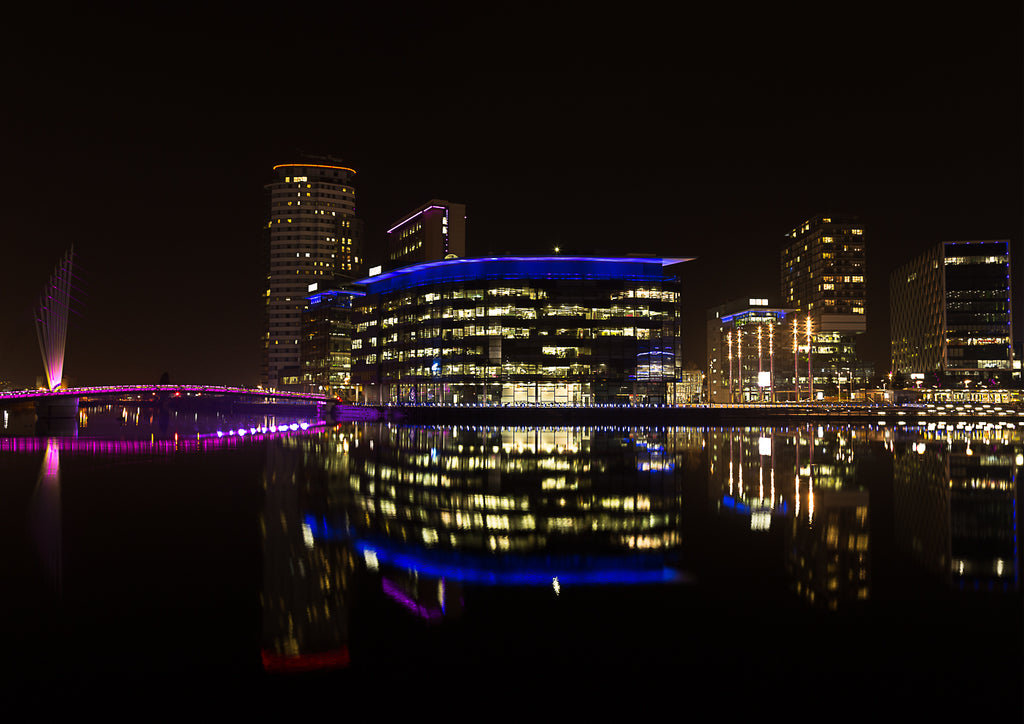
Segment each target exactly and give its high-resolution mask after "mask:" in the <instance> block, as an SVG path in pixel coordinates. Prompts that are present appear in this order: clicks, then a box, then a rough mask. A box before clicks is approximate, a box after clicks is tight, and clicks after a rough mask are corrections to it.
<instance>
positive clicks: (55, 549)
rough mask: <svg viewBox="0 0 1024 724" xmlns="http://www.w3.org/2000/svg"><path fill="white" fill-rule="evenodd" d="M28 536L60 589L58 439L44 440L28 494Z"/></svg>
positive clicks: (56, 588)
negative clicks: (29, 530)
mask: <svg viewBox="0 0 1024 724" xmlns="http://www.w3.org/2000/svg"><path fill="white" fill-rule="evenodd" d="M31 529H32V538H33V540H34V541H35V546H36V550H37V551H38V553H39V557H40V559H41V560H42V562H43V568H44V570H45V571H46V574H47V578H48V579H49V581H50V583H51V585H52V586H53V587H54V589H55V590H56V591H58V592H59V591H60V590H61V578H62V570H63V556H64V552H63V543H62V540H63V536H62V533H61V506H60V442H59V440H57V439H56V438H49V439H48V440H46V452H45V453H44V454H43V464H42V466H41V467H40V468H39V477H38V478H37V480H36V487H35V490H34V492H33V494H32V514H31Z"/></svg>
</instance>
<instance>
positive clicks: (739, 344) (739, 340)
mask: <svg viewBox="0 0 1024 724" xmlns="http://www.w3.org/2000/svg"><path fill="white" fill-rule="evenodd" d="M736 376H737V377H739V383H740V402H743V331H742V330H740V329H737V330H736Z"/></svg>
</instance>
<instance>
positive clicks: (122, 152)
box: [0, 3, 1024, 384]
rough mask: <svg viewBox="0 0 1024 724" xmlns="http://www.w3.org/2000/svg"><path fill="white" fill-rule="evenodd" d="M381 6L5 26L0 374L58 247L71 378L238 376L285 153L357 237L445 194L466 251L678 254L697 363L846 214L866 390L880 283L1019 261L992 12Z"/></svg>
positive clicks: (1018, 87)
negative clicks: (861, 264) (996, 254)
mask: <svg viewBox="0 0 1024 724" xmlns="http://www.w3.org/2000/svg"><path fill="white" fill-rule="evenodd" d="M374 5H377V4H374ZM381 5H382V6H383V7H385V10H384V11H372V10H363V11H359V12H351V11H350V10H349V9H348V8H347V7H346V6H345V4H336V5H331V6H324V7H332V8H335V9H334V10H331V11H328V12H324V11H323V10H322V9H321V6H318V5H316V4H302V5H299V4H292V5H287V4H279V5H278V6H275V7H277V8H278V12H275V13H274V14H267V15H264V16H260V15H257V14H253V13H252V11H251V10H250V9H249V8H248V7H247V8H246V9H245V11H244V12H242V11H241V10H240V11H238V12H236V13H223V14H217V13H214V12H205V13H203V14H201V15H200V14H189V13H187V12H185V11H182V10H181V9H180V8H178V7H176V6H167V9H166V12H165V13H164V14H160V15H157V14H154V10H153V9H152V8H147V10H146V13H145V14H139V15H137V16H134V17H133V16H131V15H123V14H118V15H103V14H101V13H97V12H96V11H95V10H93V9H89V10H81V11H78V12H77V13H73V14H65V13H62V12H60V11H59V9H54V8H53V7H52V6H49V5H47V6H46V7H45V10H44V12H45V14H39V15H33V14H31V13H28V12H22V13H21V16H19V17H17V18H16V20H17V22H10V23H9V24H7V26H6V27H5V28H4V29H3V31H2V33H3V37H2V44H0V58H2V60H3V78H4V82H5V87H4V101H3V103H2V104H0V143H2V149H3V160H4V169H5V173H4V175H3V193H2V195H0V204H2V212H3V219H4V224H3V231H2V237H0V238H2V242H0V243H2V247H0V252H2V256H0V294H2V295H3V309H4V313H3V315H2V316H0V380H3V379H6V380H11V381H13V382H15V383H18V384H34V382H35V378H36V376H37V375H39V374H41V372H42V364H41V362H40V358H39V353H38V349H37V345H36V340H35V332H34V328H33V324H32V319H33V312H32V307H33V305H34V303H35V299H36V296H37V295H38V293H39V291H40V289H41V288H42V286H43V285H44V283H45V282H46V280H47V278H48V276H49V274H50V272H51V271H52V268H53V266H54V264H55V263H56V261H57V259H58V258H59V257H60V255H61V254H62V253H63V252H64V250H65V249H66V248H67V247H68V246H69V245H70V244H72V243H74V245H75V251H76V254H77V255H78V261H79V265H80V272H79V273H80V276H81V282H80V284H81V287H82V293H81V294H79V297H80V302H79V304H78V309H79V311H80V315H81V316H79V317H76V318H75V319H74V320H73V325H72V328H71V331H70V335H69V339H68V352H67V362H66V366H65V370H66V374H68V375H69V376H70V377H71V378H72V379H73V382H75V383H77V384H108V383H119V382H145V381H156V380H157V379H158V378H159V377H160V375H161V373H162V372H164V371H168V372H169V373H170V375H171V379H172V381H177V382H200V383H203V382H205V383H234V384H255V383H256V381H257V378H258V373H259V335H260V330H261V321H260V320H261V318H260V312H261V307H260V297H259V295H260V291H261V289H263V277H264V273H265V272H264V270H263V268H262V252H261V244H262V241H263V236H262V233H261V226H262V224H263V223H264V222H265V221H266V218H267V201H266V198H265V196H264V190H263V184H265V183H266V182H268V181H269V180H270V177H271V169H272V167H273V166H274V165H275V164H278V163H287V162H294V161H296V160H298V159H299V158H300V156H299V154H300V153H316V154H332V155H335V156H338V157H341V158H343V159H344V160H345V162H346V165H350V166H352V167H353V168H355V169H356V170H357V172H358V175H357V176H356V184H357V185H356V189H357V213H358V214H359V215H360V216H361V217H362V218H363V219H364V220H365V223H366V230H367V236H368V238H369V240H370V241H371V242H373V241H375V240H379V239H380V238H381V237H382V235H383V231H384V230H385V229H386V228H387V226H388V225H389V222H393V221H394V220H395V219H396V218H397V217H398V216H400V215H401V214H402V213H403V212H405V211H407V210H409V209H411V208H413V207H415V206H417V205H419V204H420V203H422V202H424V201H426V200H427V199H429V198H446V199H449V200H451V201H459V202H463V203H465V204H466V205H467V215H468V217H469V218H468V224H467V239H468V242H467V243H468V247H469V252H470V253H471V254H487V253H503V252H515V253H543V252H548V251H550V250H551V248H552V247H553V246H554V245H555V244H559V245H560V246H562V247H563V248H564V249H570V250H573V251H578V252H581V253H591V252H597V253H631V252H650V253H658V254H665V255H677V256H695V257H698V259H697V260H696V261H693V262H689V263H688V264H686V265H684V266H683V267H680V273H681V277H682V279H683V282H684V289H685V292H684V301H685V303H686V309H685V315H686V316H685V325H684V327H685V333H686V341H687V347H686V349H685V355H686V358H687V360H688V361H689V362H692V363H696V364H698V365H700V366H703V356H704V339H703V335H704V319H705V311H706V309H707V308H708V307H711V306H715V305H717V304H721V303H723V302H725V301H728V300H730V299H734V298H740V297H748V296H766V297H770V298H773V299H777V298H778V291H779V290H778V286H779V252H780V250H781V248H782V246H783V243H784V241H785V237H784V234H785V233H786V232H787V231H788V230H790V229H791V228H793V227H794V226H796V225H797V224H799V223H800V222H802V221H803V220H804V219H806V218H809V217H810V216H813V215H815V214H819V213H824V212H831V213H839V212H847V213H856V214H859V215H860V217H861V219H862V221H863V225H864V227H865V229H866V233H867V234H868V259H869V261H868V270H867V274H868V288H869V298H868V325H869V332H868V334H867V335H865V339H864V340H863V345H862V351H863V353H864V354H865V355H866V356H867V357H868V358H870V359H872V360H874V361H875V363H876V368H877V369H878V370H879V371H883V370H885V369H887V368H888V341H887V340H888V275H889V271H890V270H891V269H892V267H893V266H894V265H897V264H899V263H902V262H903V261H906V260H908V259H909V258H911V257H912V256H913V255H915V254H916V253H918V252H919V251H921V250H922V249H923V248H924V247H925V246H926V245H928V244H931V243H934V242H938V241H943V240H951V239H992V238H998V239H1005V238H1009V239H1011V240H1012V241H1013V244H1014V247H1013V249H1014V254H1017V255H1018V256H1017V257H1016V259H1020V258H1021V257H1019V253H1020V251H1021V222H1022V203H1021V201H1022V182H1024V179H1022V134H1024V127H1022V113H1021V104H1022V100H1021V99H1022V54H1021V38H1022V32H1024V26H1022V17H1021V8H1020V6H1019V4H1018V3H998V4H996V5H998V6H999V8H998V9H996V10H992V11H991V12H989V11H980V10H975V9H973V7H972V9H970V10H964V9H963V8H964V7H966V6H961V10H960V12H959V14H940V13H939V12H937V10H936V6H935V5H934V4H930V5H924V4H922V5H921V6H920V8H918V9H912V8H910V7H908V6H907V4H902V6H903V7H902V9H900V10H898V11H896V12H894V11H893V10H892V9H886V8H885V7H884V6H882V5H879V6H877V7H872V5H871V4H870V3H868V4H866V5H865V4H858V5H856V6H850V11H849V12H848V13H847V14H843V13H842V12H841V11H835V10H827V11H823V10H822V9H821V8H822V7H824V6H822V5H821V4H818V5H815V6H806V7H805V8H804V9H802V10H800V11H797V10H790V11H783V10H780V9H779V6H778V4H772V7H771V8H770V9H764V10H760V11H756V12H750V11H747V10H744V9H743V8H742V7H737V6H733V5H729V7H728V9H726V10H722V11H712V10H686V11H685V12H684V11H676V12H673V13H672V14H668V15H665V14H660V13H659V11H657V10H655V9H653V7H647V6H644V5H641V4H637V5H636V6H635V7H634V6H630V5H618V6H616V7H617V10H616V11H615V12H614V13H608V14H602V13H601V12H600V11H598V10H597V7H598V5H599V4H589V5H580V6H576V8H577V9H563V10H557V11H556V10H553V9H552V6H553V5H554V4H548V5H531V4H514V5H502V6H491V5H490V4H486V3H481V4H480V5H482V6H485V7H483V9H479V8H476V9H468V8H466V7H462V6H454V5H445V4H439V5H433V6H431V7H430V8H425V9H420V10H416V11H410V10H408V9H405V8H403V7H401V6H400V5H399V4H386V5H383V4H381ZM809 8H814V9H813V10H811V9H809ZM918 10H919V11H918ZM1015 264H1016V266H1015V270H1016V271H1018V272H1019V271H1020V269H1021V268H1024V267H1022V262H1020V261H1015ZM1017 281H1018V280H1017V279H1016V277H1015V282H1017ZM1022 288H1024V287H1021V286H1020V284H1019V282H1018V283H1017V288H1016V290H1015V303H1016V307H1017V309H1024V306H1022V305H1021V304H1020V303H1019V301H1018V300H1020V293H1019V290H1020V289H1022ZM1016 327H1017V329H1018V331H1019V330H1021V327H1022V325H1020V324H1018V325H1016Z"/></svg>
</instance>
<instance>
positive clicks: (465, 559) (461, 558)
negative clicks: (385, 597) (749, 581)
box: [305, 515, 686, 586]
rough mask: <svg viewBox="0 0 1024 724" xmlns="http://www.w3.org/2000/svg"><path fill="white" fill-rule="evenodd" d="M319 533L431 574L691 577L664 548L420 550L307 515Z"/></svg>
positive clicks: (642, 579)
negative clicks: (496, 552)
mask: <svg viewBox="0 0 1024 724" xmlns="http://www.w3.org/2000/svg"><path fill="white" fill-rule="evenodd" d="M305 522H306V524H307V525H308V526H309V528H310V530H311V531H312V533H313V537H314V539H317V540H327V541H332V540H333V541H338V540H347V541H349V542H350V543H351V544H352V545H353V547H354V548H355V549H356V550H357V551H359V552H360V553H365V552H367V551H369V552H372V553H373V554H374V555H375V556H376V557H377V561H378V562H379V563H384V564H388V565H392V566H396V567H398V568H404V569H407V570H412V571H415V572H416V573H418V574H420V575H423V576H427V577H430V578H444V579H446V580H450V581H459V582H462V583H472V584H478V585H486V586H550V585H551V583H552V581H553V580H554V579H555V578H557V579H558V582H559V584H561V585H602V584H619V585H625V584H634V585H635V584H643V583H678V582H681V581H684V580H685V579H686V577H685V575H683V574H681V573H680V572H679V571H678V570H675V569H673V568H670V567H669V566H668V565H667V563H666V561H665V558H666V556H665V554H664V553H653V554H651V553H646V554H645V553H629V554H623V555H619V556H615V555H603V556H590V555H565V556H539V555H538V556H519V555H509V554H503V555H502V556H501V557H500V558H497V557H493V556H487V555H478V554H472V553H464V552H458V551H442V550H416V551H415V552H410V551H408V550H406V546H399V545H395V544H394V543H393V542H391V541H383V540H381V541H372V542H371V541H365V540H360V539H356V538H353V537H352V536H349V535H348V534H347V533H345V532H344V531H337V530H335V529H333V528H331V527H330V526H328V525H327V524H326V523H325V522H324V521H322V520H317V519H316V518H315V517H314V516H312V515H307V516H306V519H305Z"/></svg>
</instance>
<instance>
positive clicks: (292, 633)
mask: <svg viewBox="0 0 1024 724" xmlns="http://www.w3.org/2000/svg"><path fill="white" fill-rule="evenodd" d="M330 437H331V436H330V435H327V434H324V435H309V436H292V437H282V438H279V439H277V440H275V441H271V442H269V443H268V445H267V463H266V468H265V472H264V479H263V489H264V512H263V516H262V519H261V527H262V533H263V540H264V556H263V592H262V594H261V604H262V608H263V652H262V657H263V665H264V668H266V669H267V670H268V671H294V670H309V669H324V668H337V667H341V666H346V665H347V664H348V662H349V652H348V615H349V602H348V600H347V599H348V595H349V593H348V590H347V589H348V587H349V579H350V577H351V576H352V569H353V567H354V559H353V556H352V554H351V551H350V549H349V548H348V547H347V546H338V545H331V546H323V545H316V544H315V541H314V540H313V535H312V531H311V530H310V528H309V526H308V525H306V524H305V523H304V516H305V514H306V512H307V511H308V510H309V509H310V508H313V509H316V508H318V507H320V506H321V505H322V504H323V501H324V500H325V498H326V497H327V491H326V489H325V487H324V484H325V483H326V480H327V478H326V476H325V475H324V473H323V471H322V469H320V466H319V465H317V464H316V463H317V462H318V461H321V460H329V459H331V458H332V456H331V454H330V453H329V452H328V451H327V450H326V449H325V446H326V445H327V444H328V441H329V440H330ZM311 462H312V463H313V464H312V465H310V463H311ZM344 463H345V461H344V460H342V461H341V464H342V465H344Z"/></svg>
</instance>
